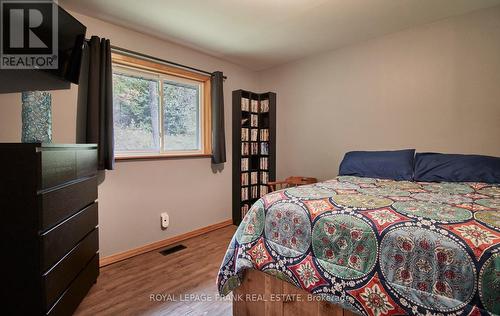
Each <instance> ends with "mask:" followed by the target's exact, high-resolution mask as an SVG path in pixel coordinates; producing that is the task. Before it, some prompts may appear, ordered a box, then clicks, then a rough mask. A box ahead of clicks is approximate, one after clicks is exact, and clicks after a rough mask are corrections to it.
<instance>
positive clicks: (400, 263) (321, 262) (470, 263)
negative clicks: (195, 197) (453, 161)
mask: <svg viewBox="0 0 500 316" xmlns="http://www.w3.org/2000/svg"><path fill="white" fill-rule="evenodd" d="M499 245H500V186H499V185H495V184H485V183H477V182H473V183H470V182H468V183H451V182H450V183H448V182H439V183H435V182H410V181H395V180H382V179H376V178H365V177H355V176H339V177H337V178H335V179H332V180H328V181H325V182H320V183H316V184H312V185H306V186H300V187H295V188H288V189H285V190H281V191H276V192H272V193H269V194H267V195H265V196H263V197H262V198H261V199H259V200H258V201H257V202H256V203H255V204H254V205H253V206H252V208H251V209H250V210H249V212H248V214H247V215H246V216H245V218H244V219H243V221H242V223H241V225H240V226H239V227H238V229H237V231H236V233H235V235H234V237H233V238H232V240H231V243H230V245H229V247H228V250H227V253H226V255H225V257H224V259H223V262H222V265H221V267H220V270H219V274H218V278H217V285H218V290H219V292H220V294H221V295H224V296H225V295H228V294H229V293H230V292H231V291H233V290H235V289H236V288H237V287H238V286H240V284H241V282H242V280H243V278H244V277H245V270H248V269H254V270H258V271H262V272H264V273H265V274H266V275H269V276H272V277H273V278H277V279H279V280H281V281H284V282H286V283H287V284H291V285H293V286H295V287H297V288H301V289H303V290H304V291H307V292H308V293H312V294H315V296H317V297H321V299H322V300H325V301H328V302H330V303H334V304H339V305H340V306H341V307H342V308H343V309H345V310H349V311H352V312H354V313H357V314H362V315H375V316H379V315H401V314H429V315H479V314H487V313H491V314H500V277H499V275H500V255H499V251H500V246H499ZM344 315H345V313H344Z"/></svg>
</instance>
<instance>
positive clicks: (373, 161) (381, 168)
mask: <svg viewBox="0 0 500 316" xmlns="http://www.w3.org/2000/svg"><path fill="white" fill-rule="evenodd" d="M414 157H415V149H405V150H395V151H351V152H348V153H346V154H345V156H344V159H343V160H342V162H341V163H340V168H339V175H341V176H358V177H369V178H381V179H393V180H410V181H411V180H413V164H414Z"/></svg>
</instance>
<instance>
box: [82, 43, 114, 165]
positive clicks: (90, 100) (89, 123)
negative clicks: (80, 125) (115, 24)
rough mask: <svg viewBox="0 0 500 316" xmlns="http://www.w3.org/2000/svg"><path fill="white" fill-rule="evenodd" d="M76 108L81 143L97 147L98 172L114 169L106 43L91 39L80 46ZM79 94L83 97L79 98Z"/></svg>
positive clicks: (111, 92) (110, 89) (109, 76)
mask: <svg viewBox="0 0 500 316" xmlns="http://www.w3.org/2000/svg"><path fill="white" fill-rule="evenodd" d="M83 54H84V58H82V70H81V71H82V72H83V73H82V74H81V76H80V83H79V89H81V93H80V96H79V102H80V103H84V104H79V107H81V108H84V109H85V111H84V112H85V113H86V122H85V124H84V129H85V142H87V143H95V144H98V167H99V170H104V169H107V170H112V169H113V166H114V136H113V78H112V72H111V45H110V43H109V40H107V39H104V38H102V39H100V38H99V37H97V36H92V38H91V39H90V41H89V42H88V43H87V44H86V45H85V47H84V52H83ZM82 94H83V96H82Z"/></svg>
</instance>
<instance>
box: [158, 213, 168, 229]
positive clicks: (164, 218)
mask: <svg viewBox="0 0 500 316" xmlns="http://www.w3.org/2000/svg"><path fill="white" fill-rule="evenodd" d="M160 217H161V228H163V229H165V228H167V227H168V225H169V224H170V219H169V217H168V213H167V212H164V213H161V214H160Z"/></svg>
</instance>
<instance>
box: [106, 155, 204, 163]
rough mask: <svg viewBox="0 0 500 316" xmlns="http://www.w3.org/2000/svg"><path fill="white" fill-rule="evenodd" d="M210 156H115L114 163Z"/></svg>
mask: <svg viewBox="0 0 500 316" xmlns="http://www.w3.org/2000/svg"><path fill="white" fill-rule="evenodd" d="M211 157H212V154H168V155H137V156H132V155H131V156H116V157H115V161H117V162H120V161H128V160H163V159H180V158H182V159H189V158H211Z"/></svg>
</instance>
